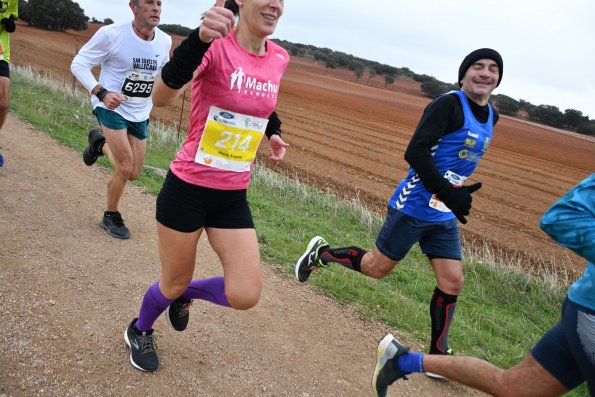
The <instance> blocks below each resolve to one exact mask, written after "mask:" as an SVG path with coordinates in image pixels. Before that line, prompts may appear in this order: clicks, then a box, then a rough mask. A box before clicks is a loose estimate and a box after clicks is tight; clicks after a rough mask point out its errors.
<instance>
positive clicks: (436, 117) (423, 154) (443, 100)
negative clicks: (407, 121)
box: [405, 94, 465, 193]
mask: <svg viewBox="0 0 595 397" xmlns="http://www.w3.org/2000/svg"><path fill="white" fill-rule="evenodd" d="M464 121H465V120H464V115H463V109H462V107H461V101H460V99H459V97H458V96H457V95H456V94H452V95H443V96H440V97H438V98H436V99H435V100H434V101H432V102H431V103H430V104H429V105H428V106H427V107H426V108H425V110H424V113H423V115H422V117H421V120H420V121H419V124H418V125H417V128H416V129H415V132H414V134H413V137H412V138H411V141H410V142H409V145H408V146H407V150H406V151H405V161H407V163H409V165H410V166H411V168H413V170H414V171H415V172H416V174H417V175H418V176H419V178H420V179H421V181H422V183H423V184H424V186H425V187H426V189H428V190H429V191H430V192H432V193H439V192H443V191H445V190H448V189H450V188H451V184H450V183H449V182H448V181H447V180H446V179H445V178H444V176H443V175H441V174H440V172H439V171H438V168H437V167H436V163H435V162H434V159H433V158H432V147H434V146H436V145H437V144H438V142H439V141H440V138H442V136H444V135H446V134H449V133H451V132H455V131H457V130H458V129H459V128H461V127H462V126H463V124H464Z"/></svg>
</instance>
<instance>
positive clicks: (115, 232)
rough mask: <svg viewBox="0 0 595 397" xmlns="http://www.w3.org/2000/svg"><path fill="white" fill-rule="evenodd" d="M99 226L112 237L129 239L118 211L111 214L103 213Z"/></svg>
mask: <svg viewBox="0 0 595 397" xmlns="http://www.w3.org/2000/svg"><path fill="white" fill-rule="evenodd" d="M99 226H101V227H102V228H104V229H105V230H106V231H107V233H108V234H109V235H110V236H112V237H115V238H121V239H124V240H126V239H129V238H130V231H129V230H128V228H127V227H126V226H125V225H124V220H123V219H122V215H121V214H120V213H119V212H118V211H116V212H113V213H111V214H109V213H108V212H105V213H104V214H103V218H102V219H101V220H100V221H99Z"/></svg>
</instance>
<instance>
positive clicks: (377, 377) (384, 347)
mask: <svg viewBox="0 0 595 397" xmlns="http://www.w3.org/2000/svg"><path fill="white" fill-rule="evenodd" d="M408 352H409V348H408V347H405V346H403V345H401V343H399V341H398V340H396V339H395V337H394V336H393V335H392V334H387V335H386V336H385V337H384V338H382V340H381V341H380V342H379V343H378V348H377V349H376V367H375V368H374V375H372V389H373V390H374V396H376V397H385V396H386V393H387V391H388V386H389V385H392V384H393V383H394V382H395V381H396V380H397V379H401V378H404V379H407V378H406V377H405V375H407V374H404V373H402V372H401V371H400V370H399V368H398V367H397V365H396V364H397V363H396V360H397V359H398V358H399V357H400V356H402V355H403V354H407V353H408Z"/></svg>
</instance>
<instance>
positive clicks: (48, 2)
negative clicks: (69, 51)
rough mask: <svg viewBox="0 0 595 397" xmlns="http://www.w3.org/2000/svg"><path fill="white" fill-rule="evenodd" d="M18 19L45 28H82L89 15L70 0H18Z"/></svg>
mask: <svg viewBox="0 0 595 397" xmlns="http://www.w3.org/2000/svg"><path fill="white" fill-rule="evenodd" d="M19 19H21V20H23V21H25V22H27V23H28V24H29V25H31V26H35V27H38V28H41V29H45V30H54V31H58V32H61V31H64V30H65V29H74V30H84V29H86V28H87V22H88V21H89V17H87V16H86V15H85V12H84V11H83V9H82V8H81V7H80V6H79V4H78V3H75V2H73V1H72V0H19Z"/></svg>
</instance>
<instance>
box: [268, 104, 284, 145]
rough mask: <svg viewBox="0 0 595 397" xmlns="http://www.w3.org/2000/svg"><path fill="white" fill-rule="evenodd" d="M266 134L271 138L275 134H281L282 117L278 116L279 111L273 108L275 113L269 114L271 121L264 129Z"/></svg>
mask: <svg viewBox="0 0 595 397" xmlns="http://www.w3.org/2000/svg"><path fill="white" fill-rule="evenodd" d="M264 133H265V135H266V136H267V138H269V140H270V139H271V137H272V136H273V135H279V136H280V135H281V119H280V118H279V116H277V112H276V111H275V110H273V113H271V115H270V116H269V123H268V124H267V128H266V130H265V131H264Z"/></svg>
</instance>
